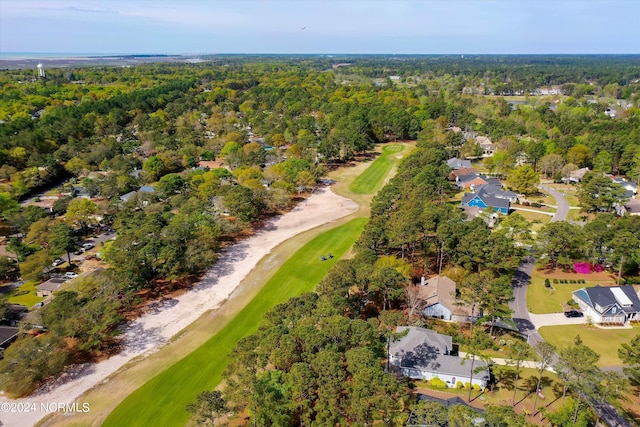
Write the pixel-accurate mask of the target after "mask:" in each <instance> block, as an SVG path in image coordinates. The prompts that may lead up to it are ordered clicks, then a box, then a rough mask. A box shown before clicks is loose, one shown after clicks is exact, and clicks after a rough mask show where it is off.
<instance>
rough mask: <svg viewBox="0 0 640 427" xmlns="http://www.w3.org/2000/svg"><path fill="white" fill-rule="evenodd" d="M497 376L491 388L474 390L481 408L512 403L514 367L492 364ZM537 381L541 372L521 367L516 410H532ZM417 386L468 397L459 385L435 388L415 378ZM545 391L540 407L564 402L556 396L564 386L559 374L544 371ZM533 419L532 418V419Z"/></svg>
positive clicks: (555, 406)
mask: <svg viewBox="0 0 640 427" xmlns="http://www.w3.org/2000/svg"><path fill="white" fill-rule="evenodd" d="M491 371H492V373H493V375H494V376H495V379H496V383H495V385H494V387H493V388H492V389H491V390H487V391H484V392H482V393H480V392H476V391H474V392H472V393H471V396H472V397H471V398H472V402H471V404H472V405H473V406H475V407H478V408H484V407H485V406H486V405H487V404H490V405H503V406H511V405H512V400H513V389H514V385H515V370H514V368H512V367H509V366H502V365H494V366H493V367H492V368H491ZM537 382H538V372H537V371H536V370H535V369H531V368H522V370H521V372H520V378H519V380H518V390H517V391H516V406H515V408H514V409H515V410H516V411H517V412H519V413H523V411H525V410H526V411H529V412H532V411H533V401H534V398H535V395H534V390H535V387H536V385H537ZM415 383H416V386H417V387H418V389H419V390H420V391H422V390H425V391H426V393H427V394H434V393H433V392H435V394H436V395H438V394H442V395H441V396H438V397H442V398H447V397H452V396H460V397H461V398H462V399H463V400H465V401H466V400H467V396H468V395H469V390H465V389H458V388H446V389H444V390H443V389H435V388H433V387H431V386H430V385H429V384H428V383H427V382H426V381H416V382H415ZM541 389H542V394H543V395H544V399H542V398H540V399H538V403H537V407H538V409H539V408H547V409H548V410H551V411H553V410H556V409H558V408H559V407H560V406H562V400H557V397H559V396H561V395H562V387H560V381H559V379H558V376H557V375H556V374H554V373H553V372H549V371H545V372H544V373H543V374H542V382H541ZM529 421H533V420H529Z"/></svg>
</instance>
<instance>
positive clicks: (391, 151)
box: [349, 144, 404, 194]
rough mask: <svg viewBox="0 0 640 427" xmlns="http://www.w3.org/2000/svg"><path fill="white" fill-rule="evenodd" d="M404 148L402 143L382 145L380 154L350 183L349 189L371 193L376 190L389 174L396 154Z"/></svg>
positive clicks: (359, 192)
mask: <svg viewBox="0 0 640 427" xmlns="http://www.w3.org/2000/svg"><path fill="white" fill-rule="evenodd" d="M402 150H404V147H403V146H402V145H398V144H392V145H385V146H384V147H382V154H380V156H379V157H378V158H377V159H376V160H375V161H374V162H373V163H372V164H371V165H370V166H369V167H368V168H367V169H366V170H365V171H364V172H363V173H361V174H360V175H358V177H356V179H355V180H354V181H353V182H352V183H351V186H350V187H349V189H350V190H351V191H352V192H354V193H356V194H371V193H374V192H377V191H378V190H379V189H380V187H382V183H383V182H384V179H385V178H386V177H387V176H388V175H389V172H390V171H391V168H392V167H393V165H394V163H395V161H394V160H395V159H394V158H393V157H394V156H396V155H397V154H398V153H399V152H400V151H402Z"/></svg>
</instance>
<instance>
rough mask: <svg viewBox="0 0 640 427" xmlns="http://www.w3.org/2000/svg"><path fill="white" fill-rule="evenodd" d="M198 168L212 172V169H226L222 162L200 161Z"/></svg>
mask: <svg viewBox="0 0 640 427" xmlns="http://www.w3.org/2000/svg"><path fill="white" fill-rule="evenodd" d="M197 166H198V168H202V169H203V170H211V169H218V168H223V167H225V166H224V162H222V161H220V160H200V161H199V162H198V165H197Z"/></svg>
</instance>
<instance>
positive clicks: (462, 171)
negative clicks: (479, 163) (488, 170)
mask: <svg viewBox="0 0 640 427" xmlns="http://www.w3.org/2000/svg"><path fill="white" fill-rule="evenodd" d="M471 174H474V175H478V169H476V168H460V169H454V170H452V171H451V173H450V174H449V176H448V177H447V178H448V179H449V180H450V181H456V179H457V178H458V177H459V176H465V175H471Z"/></svg>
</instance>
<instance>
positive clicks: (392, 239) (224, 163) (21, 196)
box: [0, 56, 640, 426]
mask: <svg viewBox="0 0 640 427" xmlns="http://www.w3.org/2000/svg"><path fill="white" fill-rule="evenodd" d="M551 88H553V90H555V91H556V92H554V93H553V94H549V89H551ZM543 89H544V90H545V91H546V92H544V93H547V95H541V94H540V93H541V90H543ZM505 96H506V97H507V98H505ZM508 97H518V103H516V104H514V103H510V102H509V101H511V99H510V98H508ZM639 103H640V63H639V62H638V57H636V56H606V57H603V56H562V57H552V56H534V57H530V56H471V57H464V58H460V57H453V56H429V57H421V56H417V57H412V56H393V57H388V56H384V57H383V56H354V57H314V56H300V57H278V56H255V57H252V56H225V57H211V58H207V60H206V61H205V62H203V63H199V64H167V63H163V64H147V65H140V66H136V67H85V68H76V69H51V70H48V72H47V78H46V79H41V78H36V77H35V74H34V72H33V70H5V71H1V72H0V182H1V184H0V185H1V186H2V188H1V189H0V209H1V212H2V216H1V220H2V224H1V225H2V234H3V235H4V236H5V240H6V249H7V251H8V252H10V253H12V254H14V255H15V256H13V257H1V258H0V268H1V271H0V276H2V277H5V278H7V279H11V278H16V277H18V276H20V277H22V278H23V279H24V280H38V281H39V280H44V279H46V278H48V277H49V276H50V275H51V274H52V273H53V269H52V268H51V265H52V262H54V260H55V259H56V258H57V257H60V256H63V255H65V254H67V255H68V253H69V252H70V251H73V250H74V248H76V247H77V242H78V239H79V238H80V237H81V236H83V235H87V234H89V233H91V232H92V230H93V229H95V228H96V227H112V228H113V229H115V231H116V233H117V239H116V240H114V241H113V242H112V243H110V244H109V246H108V247H106V248H105V249H104V250H103V251H102V253H101V256H102V258H103V261H104V262H106V263H107V264H108V265H109V268H108V269H105V270H103V271H100V272H98V273H96V274H92V275H91V276H89V277H86V278H83V279H82V280H81V281H80V283H79V284H78V286H76V287H75V288H74V289H73V290H67V291H62V292H59V293H57V294H56V297H55V298H54V299H53V300H52V301H51V303H49V304H47V305H46V306H45V307H43V308H42V309H41V310H39V311H38V312H37V313H36V314H35V316H36V317H35V319H34V318H32V319H31V320H30V323H29V325H25V329H29V327H30V326H32V325H41V326H42V327H43V328H44V329H46V330H47V331H48V332H47V333H46V334H43V335H41V336H40V337H38V338H37V339H36V338H34V337H33V336H31V335H29V334H23V335H21V337H20V338H19V339H18V341H16V342H15V343H14V344H13V345H12V346H11V347H10V348H9V349H7V351H6V352H5V354H4V359H3V360H1V361H0V373H1V375H0V385H1V386H2V388H3V389H4V390H6V391H7V392H8V393H10V394H12V395H16V396H20V395H25V394H28V393H30V392H31V391H33V390H34V389H35V388H36V387H37V386H38V385H40V384H42V383H43V382H45V381H46V380H48V379H50V378H51V377H54V376H55V375H57V374H59V373H60V372H62V370H64V369H65V367H66V366H68V365H69V364H71V363H77V362H79V361H86V360H96V359H97V358H101V357H104V356H105V355H108V354H110V353H112V352H113V351H116V350H117V344H118V326H119V325H121V324H122V323H123V322H124V321H125V320H126V318H127V316H131V314H132V313H133V312H135V310H136V307H138V306H139V304H140V303H141V300H142V299H144V298H155V297H159V296H161V295H162V294H163V292H167V291H169V290H173V289H175V288H178V287H182V286H188V284H189V283H192V282H193V281H194V280H196V279H197V277H199V276H200V275H202V274H203V273H204V272H205V271H206V270H207V269H208V268H209V267H211V266H212V265H214V263H215V261H216V258H217V253H218V251H219V249H220V248H221V247H223V246H224V245H226V244H228V243H229V242H232V241H234V239H237V238H238V237H241V236H243V235H246V234H249V233H250V232H251V230H252V227H254V226H257V225H258V224H259V221H260V220H261V219H263V218H265V217H267V216H270V215H275V214H278V213H282V212H284V211H286V210H287V209H290V208H291V207H292V206H293V204H294V203H295V202H296V200H297V199H298V197H299V196H300V195H301V194H303V193H306V192H307V191H309V190H311V189H312V188H313V187H314V186H315V184H316V182H317V181H318V180H319V179H321V178H322V177H324V176H325V175H326V174H327V171H328V170H330V169H331V168H334V167H335V166H336V165H339V164H343V163H344V162H347V161H353V160H357V159H358V158H359V155H360V154H363V153H366V152H368V151H370V150H372V148H373V147H374V145H375V144H379V143H385V142H389V141H395V140H416V141H417V143H416V144H417V148H416V151H415V153H414V154H412V155H411V156H409V157H407V158H406V159H405V160H404V161H403V162H402V163H401V165H400V166H399V168H398V171H397V174H396V176H395V177H394V178H393V179H392V180H391V181H390V182H389V184H388V185H386V186H385V187H384V188H383V189H382V190H381V191H380V192H379V193H378V195H377V196H376V197H375V199H374V201H373V204H372V207H371V216H370V219H369V222H368V224H367V226H366V228H365V231H364V233H363V234H362V236H361V237H360V239H359V241H358V242H357V244H356V248H355V249H356V254H355V256H354V257H353V258H351V259H345V260H340V261H339V262H338V263H337V265H336V267H335V268H334V269H333V270H332V271H331V272H330V273H329V275H328V276H327V277H326V278H325V279H324V280H323V281H322V282H321V283H320V284H319V285H318V288H317V290H316V292H315V293H312V294H305V295H303V296H301V297H299V298H296V299H293V300H291V301H289V302H287V303H285V304H284V305H283V306H280V307H278V308H276V309H274V310H272V311H271V312H270V313H269V314H268V315H267V316H266V317H265V319H264V321H263V324H262V325H261V327H260V330H259V332H258V333H257V334H256V335H252V336H250V337H247V338H245V339H243V340H242V341H241V342H240V343H238V346H237V347H236V349H235V350H234V354H233V357H231V358H230V359H232V360H234V362H233V363H231V364H230V365H229V367H228V368H227V372H226V374H225V375H226V384H227V386H226V387H225V388H224V390H223V391H222V394H220V393H218V392H211V391H209V392H206V393H205V394H203V396H204V397H203V398H202V399H203V400H202V402H199V403H201V404H202V405H201V406H198V405H196V404H194V405H193V406H192V407H191V408H190V410H192V412H194V413H196V414H198V416H201V417H202V416H203V413H204V414H205V415H206V413H207V412H208V413H209V414H212V409H211V404H212V403H215V404H216V405H217V409H216V410H215V411H213V412H216V413H221V414H223V413H224V414H227V413H235V414H244V415H247V416H248V417H250V418H251V420H252V422H253V423H254V425H330V424H332V425H336V424H340V425H372V424H375V423H382V424H385V425H402V424H404V423H406V421H407V418H408V416H409V413H411V412H412V411H413V413H414V415H415V414H418V415H416V416H423V417H426V416H427V415H428V414H435V413H439V414H440V415H442V417H441V418H440V421H437V420H432V421H431V422H432V423H434V424H432V425H447V423H449V425H466V424H460V423H457V421H455V422H454V421H451V420H452V419H454V420H455V419H456V417H458V419H463V420H464V419H468V418H469V416H465V415H464V414H462V415H461V414H456V411H458V410H455V411H453V414H452V413H451V412H452V411H451V410H450V411H449V413H448V414H444V412H446V410H445V409H443V408H439V407H438V408H436V407H432V408H430V409H428V410H425V408H424V406H425V404H424V403H420V404H417V405H414V404H413V403H412V402H413V400H412V397H411V389H410V387H409V385H410V384H408V383H407V382H406V381H403V380H401V379H399V378H397V377H396V376H394V375H392V374H390V373H387V372H385V369H384V363H383V361H384V357H385V356H384V355H385V348H386V347H385V346H386V345H387V341H388V339H390V338H391V337H392V336H393V335H394V332H393V331H394V330H395V327H396V326H398V325H400V324H411V325H428V326H433V325H432V324H431V323H425V320H424V319H422V318H421V316H419V313H418V311H419V310H418V309H417V306H416V304H415V298H413V297H412V291H411V289H412V286H411V285H412V284H414V283H416V282H418V281H419V280H420V277H421V276H425V275H429V274H435V273H438V272H445V273H447V274H448V275H449V276H451V277H454V278H455V279H456V280H457V281H458V282H459V283H460V288H459V292H460V295H459V296H460V298H461V299H462V300H464V301H465V302H466V303H468V304H469V305H472V306H473V307H477V309H478V310H481V311H482V312H483V315H484V316H485V317H486V318H488V319H493V320H496V319H509V318H510V310H509V306H508V303H509V301H510V300H511V299H512V298H513V296H512V289H511V278H512V276H513V274H514V272H515V270H516V269H517V267H518V265H519V263H520V261H521V258H522V256H523V255H524V250H523V249H522V246H523V245H522V244H523V243H531V242H532V241H533V240H534V237H532V234H531V228H530V225H531V224H527V222H526V221H522V218H521V217H520V218H519V217H518V215H517V214H515V215H512V216H510V217H506V218H504V219H503V220H502V221H501V222H500V223H499V224H498V226H497V227H494V228H490V227H489V226H488V225H487V221H485V220H484V218H477V219H474V220H472V221H468V220H467V219H466V216H465V215H464V214H463V213H462V212H461V211H460V210H459V209H458V208H457V206H456V205H455V204H452V203H451V197H452V196H453V194H454V192H455V191H454V188H453V186H452V184H451V182H450V180H448V175H449V172H450V170H449V168H448V167H447V165H446V160H447V159H448V158H450V157H453V156H458V157H462V158H474V159H475V158H478V157H479V154H481V149H480V147H479V145H478V143H477V142H475V138H474V137H468V135H481V136H486V137H488V138H490V139H491V140H492V141H494V145H495V147H496V152H495V154H494V155H493V157H489V158H488V159H486V160H485V162H484V165H485V166H486V168H487V169H488V170H489V171H490V172H492V173H494V174H495V175H496V176H500V177H506V178H507V181H508V182H510V183H511V184H512V185H513V186H514V188H515V187H517V186H520V185H522V188H525V189H526V188H528V187H527V185H528V184H527V183H526V182H525V184H522V182H523V181H528V180H529V178H527V177H526V176H525V175H526V174H525V172H526V173H529V175H530V176H533V180H534V181H533V182H535V180H536V179H537V180H538V182H539V177H540V176H544V177H548V178H550V179H556V180H560V179H562V178H565V177H567V176H568V175H569V174H570V173H571V172H573V171H575V170H577V169H579V168H583V167H589V168H590V169H592V170H593V171H594V172H592V175H590V176H587V179H586V180H585V182H584V184H583V186H582V187H581V191H582V193H581V197H580V201H581V204H582V207H583V210H584V212H585V215H590V217H589V222H588V223H587V224H586V225H585V226H584V227H582V226H579V225H576V224H573V223H569V222H559V223H551V224H549V225H547V226H545V227H543V228H541V229H540V230H539V231H538V233H537V237H536V239H535V240H537V242H538V244H537V246H536V249H535V250H536V251H537V252H536V253H537V254H538V255H540V256H542V257H543V258H544V259H547V260H550V262H552V263H553V264H554V265H553V266H554V267H556V266H563V265H568V264H570V263H571V262H573V261H575V260H584V259H587V260H589V261H594V262H599V263H601V264H603V265H605V264H611V265H613V266H616V267H617V266H618V265H620V266H621V273H622V276H623V278H626V279H628V280H630V281H631V280H633V277H635V276H638V269H639V265H640V243H639V242H638V237H637V236H638V231H639V230H640V222H639V221H638V217H635V216H634V217H631V216H622V217H620V216H617V215H615V212H614V204H615V203H614V202H615V200H617V198H619V197H620V195H619V194H618V193H617V192H616V191H617V190H616V189H615V188H612V189H611V191H610V192H609V193H608V197H609V199H607V198H606V197H604V196H601V194H603V193H602V192H595V193H594V188H597V189H600V188H601V187H602V185H604V184H603V181H601V178H602V176H603V175H602V174H603V173H606V174H615V175H620V176H623V177H626V178H627V179H628V180H629V181H635V182H638V181H640V108H639V107H638V104H639ZM613 110H615V113H616V114H615V117H613V114H611V111H613ZM607 113H609V114H607ZM454 129H458V131H454ZM465 135H467V136H465ZM479 150H480V151H479ZM523 177H524V178H523ZM599 180H600V181H599ZM144 185H150V186H152V187H153V189H154V191H153V192H143V191H136V190H139V189H141V186H144ZM55 186H58V187H60V188H61V191H60V192H61V193H64V194H63V196H62V197H60V198H59V199H58V200H57V201H56V202H55V203H54V205H53V206H52V208H51V210H50V211H48V212H45V211H44V210H42V209H40V208H38V207H34V206H29V205H25V204H24V203H23V204H21V203H20V202H23V201H25V200H27V199H28V198H30V197H33V196H36V197H39V195H40V193H41V192H44V191H45V190H48V189H50V188H52V187H55ZM79 190H80V191H82V192H85V193H86V194H87V195H88V198H82V197H76V196H77V192H78V191H79ZM133 191H136V194H134V195H133V196H132V197H130V198H127V199H126V200H123V199H122V196H123V195H125V194H127V193H130V192H133ZM559 248H560V249H559ZM69 260H70V258H69ZM2 309H3V307H0V311H2ZM447 332H449V333H451V334H452V335H453V336H454V337H455V340H456V341H457V342H458V343H460V344H461V345H465V346H466V348H467V351H468V352H470V353H472V354H473V353H474V352H477V353H478V354H479V353H480V352H481V351H483V350H485V349H487V348H491V347H492V346H494V345H495V344H493V343H492V340H491V338H490V334H489V332H492V331H488V330H487V331H485V330H484V328H481V327H478V328H474V327H473V326H471V325H470V327H469V328H466V327H459V328H454V327H451V328H450V329H449V330H447ZM578 341H579V340H578ZM576 348H577V350H576V351H577V352H578V353H577V354H578V356H575V355H573V354H564V355H563V354H561V357H563V359H566V360H567V361H568V362H567V364H566V377H565V378H566V384H567V386H568V387H569V389H570V390H571V391H572V392H573V393H574V394H573V399H574V400H570V399H569V400H567V403H566V405H565V406H566V407H567V408H569V409H568V412H569V413H570V416H569V421H567V422H561V421H558V422H556V423H555V424H556V425H579V424H570V422H573V423H575V422H576V420H577V419H578V418H577V417H578V415H579V417H580V420H583V422H584V424H582V425H592V424H590V423H592V417H591V415H592V412H591V410H590V409H589V407H590V405H593V402H594V401H593V400H590V399H586V398H584V395H583V393H584V392H585V390H587V387H586V386H589V387H592V389H593V390H596V389H598V390H600V389H601V388H602V387H604V385H603V384H605V383H606V381H604V380H603V379H602V377H600V376H598V375H599V374H597V373H595V372H592V371H589V372H586V373H583V372H582V371H580V369H582V367H581V366H578V363H577V360H578V359H580V356H584V355H585V354H587V355H589V354H590V353H589V350H590V349H588V348H585V346H581V344H580V343H579V342H578V343H577V344H576ZM572 357H573V359H572ZM629 357H630V360H632V362H630V365H633V363H638V362H637V360H636V361H635V362H633V360H634V359H633V355H631V356H629ZM583 374H584V375H583ZM635 375H636V377H635V379H636V380H637V373H636V374H635ZM575 378H580V380H581V381H582V382H580V381H577V380H576V381H573V379H575ZM212 393H214V394H212ZM576 402H577V403H576ZM207 405H209V406H207ZM572 405H573V406H572ZM203 408H204V409H203ZM410 408H411V409H410ZM565 409H566V408H565ZM443 411H444V412H443ZM460 411H463V412H464V410H460ZM565 412H566V411H565ZM574 413H575V416H571V415H574ZM420 414H422V415H420ZM425 414H426V415H425ZM550 416H551V417H553V415H550ZM212 417H213V416H211V417H209V418H207V417H205V421H207V422H208V421H211V418H212ZM447 417H448V418H447ZM492 417H493V418H492ZM558 417H560V416H559V415H558ZM486 419H487V420H492V419H494V421H488V422H490V423H491V424H490V425H496V426H498V425H500V426H503V425H506V426H512V425H513V426H516V425H517V426H522V425H525V424H524V421H523V418H521V416H520V415H518V414H515V413H514V412H513V410H512V409H511V408H510V407H504V408H500V407H497V408H492V409H490V410H488V411H487V416H486ZM558 419H559V418H558ZM447 420H448V421H447ZM456 423H457V424H456Z"/></svg>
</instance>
